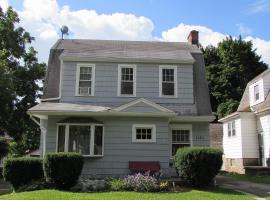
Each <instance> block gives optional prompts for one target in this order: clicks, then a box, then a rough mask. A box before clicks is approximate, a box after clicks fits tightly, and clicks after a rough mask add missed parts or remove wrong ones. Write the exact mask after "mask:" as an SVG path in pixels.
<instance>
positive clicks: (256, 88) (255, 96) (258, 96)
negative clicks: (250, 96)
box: [254, 85, 260, 102]
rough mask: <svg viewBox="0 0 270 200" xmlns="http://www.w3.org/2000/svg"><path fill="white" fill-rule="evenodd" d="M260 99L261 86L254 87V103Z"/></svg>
mask: <svg viewBox="0 0 270 200" xmlns="http://www.w3.org/2000/svg"><path fill="white" fill-rule="evenodd" d="M259 99H260V90H259V85H255V86H254V101H255V102H256V101H259Z"/></svg>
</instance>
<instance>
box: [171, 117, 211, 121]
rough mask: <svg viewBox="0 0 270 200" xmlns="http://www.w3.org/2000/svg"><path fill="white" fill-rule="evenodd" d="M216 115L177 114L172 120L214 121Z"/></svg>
mask: <svg viewBox="0 0 270 200" xmlns="http://www.w3.org/2000/svg"><path fill="white" fill-rule="evenodd" d="M214 119H215V116H176V117H173V118H171V119H170V122H212V121H213V120H214Z"/></svg>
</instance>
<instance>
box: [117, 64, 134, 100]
mask: <svg viewBox="0 0 270 200" xmlns="http://www.w3.org/2000/svg"><path fill="white" fill-rule="evenodd" d="M122 68H133V94H132V95H125V94H121V76H122V74H121V71H122V70H121V69H122ZM117 80H118V82H117V96H118V97H136V88H137V66H136V65H134V64H118V77H117Z"/></svg>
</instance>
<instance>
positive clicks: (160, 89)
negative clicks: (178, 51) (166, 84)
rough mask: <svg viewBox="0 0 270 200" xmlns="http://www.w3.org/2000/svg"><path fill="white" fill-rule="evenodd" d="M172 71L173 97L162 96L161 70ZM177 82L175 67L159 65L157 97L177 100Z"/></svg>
mask: <svg viewBox="0 0 270 200" xmlns="http://www.w3.org/2000/svg"><path fill="white" fill-rule="evenodd" d="M163 69H173V70H174V95H163V94H162V83H163V80H162V77H163V76H162V75H163V74H162V70H163ZM177 86H178V81H177V65H159V97H163V98H177V97H178V92H177V91H178V87H177Z"/></svg>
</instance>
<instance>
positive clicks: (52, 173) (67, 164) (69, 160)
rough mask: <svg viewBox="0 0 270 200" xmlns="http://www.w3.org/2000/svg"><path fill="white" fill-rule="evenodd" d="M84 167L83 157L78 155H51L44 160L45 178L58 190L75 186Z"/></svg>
mask: <svg viewBox="0 0 270 200" xmlns="http://www.w3.org/2000/svg"><path fill="white" fill-rule="evenodd" d="M82 167H83V157H82V156H81V155H80V154H78V153H49V154H47V155H45V158H44V172H45V177H46V179H47V180H49V181H50V182H51V183H53V184H54V185H55V187H56V188H58V189H63V190H68V189H70V188H71V187H72V186H74V185H75V184H76V183H77V180H78V178H79V176H80V174H81V171H82Z"/></svg>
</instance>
